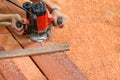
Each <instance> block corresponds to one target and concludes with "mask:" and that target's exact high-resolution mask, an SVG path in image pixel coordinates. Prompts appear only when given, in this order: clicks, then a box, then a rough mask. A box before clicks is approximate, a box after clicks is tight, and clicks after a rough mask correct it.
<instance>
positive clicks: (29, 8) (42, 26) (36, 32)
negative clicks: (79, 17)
mask: <svg viewBox="0 0 120 80" xmlns="http://www.w3.org/2000/svg"><path fill="white" fill-rule="evenodd" d="M7 1H9V2H10V3H12V4H14V5H16V6H17V7H19V8H21V9H23V10H24V11H26V24H22V23H21V22H20V21H17V22H16V26H17V27H19V28H20V27H21V26H24V34H28V35H29V36H30V39H31V40H33V41H35V42H42V41H44V40H47V39H48V38H49V37H50V35H51V27H52V26H54V25H55V24H54V22H53V19H52V16H51V14H50V13H49V11H48V10H47V7H46V4H45V3H44V2H34V3H30V2H24V3H23V7H21V6H19V5H18V4H16V3H15V2H13V1H12V0H7ZM57 23H58V24H59V25H60V24H62V17H58V19H57Z"/></svg>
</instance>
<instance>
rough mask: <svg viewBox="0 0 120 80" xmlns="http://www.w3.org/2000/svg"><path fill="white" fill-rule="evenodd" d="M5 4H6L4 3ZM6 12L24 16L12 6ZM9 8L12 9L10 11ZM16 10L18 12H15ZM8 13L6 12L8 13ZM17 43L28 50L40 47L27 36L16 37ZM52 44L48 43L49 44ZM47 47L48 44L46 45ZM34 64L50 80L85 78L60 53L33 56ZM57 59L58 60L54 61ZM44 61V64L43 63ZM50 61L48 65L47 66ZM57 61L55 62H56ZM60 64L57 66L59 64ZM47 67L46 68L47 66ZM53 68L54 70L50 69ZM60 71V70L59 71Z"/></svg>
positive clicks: (84, 79) (81, 79) (77, 79)
mask: <svg viewBox="0 0 120 80" xmlns="http://www.w3.org/2000/svg"><path fill="white" fill-rule="evenodd" d="M6 4H8V3H7V2H6ZM7 8H8V10H9V11H10V12H12V13H19V14H21V15H23V16H24V13H23V11H21V10H19V9H17V8H14V6H13V5H9V6H7ZM11 8H14V10H12V9H11ZM16 10H17V11H18V12H16ZM9 11H8V12H9ZM16 37H17V39H18V41H19V42H20V43H21V44H22V45H23V46H24V47H25V48H30V47H34V46H41V45H42V44H40V43H33V42H31V41H30V40H29V38H28V37H27V36H25V37H24V36H23V37H24V38H21V36H16ZM51 43H53V42H50V44H51ZM47 44H48V45H49V43H47ZM32 58H33V59H34V61H35V62H36V64H37V65H38V66H39V67H40V69H41V70H42V71H43V72H44V74H45V75H46V76H47V77H48V79H50V80H57V79H62V80H86V78H85V76H84V75H83V74H82V73H81V71H80V70H79V69H78V68H77V67H76V66H75V65H74V63H73V62H72V61H71V60H70V59H69V58H68V57H67V56H66V55H65V54H64V53H63V52H62V53H58V54H57V55H56V54H52V55H43V56H34V57H32ZM56 58H59V59H56ZM61 59H62V60H61ZM43 61H45V62H43ZM49 61H50V64H49ZM56 61H57V62H56ZM58 62H59V63H60V64H59V63H58ZM47 64H49V65H50V67H51V68H48V67H47V66H46V65H47ZM49 65H48V66H49ZM52 67H54V68H52ZM61 69H62V70H61Z"/></svg>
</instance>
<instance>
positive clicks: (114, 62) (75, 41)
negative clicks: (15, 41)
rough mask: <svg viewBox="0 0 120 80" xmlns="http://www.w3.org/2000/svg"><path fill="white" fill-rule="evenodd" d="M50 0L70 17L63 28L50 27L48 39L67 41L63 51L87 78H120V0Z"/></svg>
mask: <svg viewBox="0 0 120 80" xmlns="http://www.w3.org/2000/svg"><path fill="white" fill-rule="evenodd" d="M52 1H53V2H54V3H56V4H57V5H58V6H61V11H62V12H63V13H65V14H66V15H68V16H69V18H68V22H67V24H66V25H65V27H64V28H63V29H59V31H58V29H55V28H53V29H52V36H51V38H50V39H49V41H50V42H48V43H50V44H51V41H52V43H56V42H57V44H60V43H69V44H70V45H71V51H70V52H65V54H67V56H68V57H69V58H70V59H71V60H72V61H73V62H74V63H75V64H76V65H77V67H78V68H79V69H80V70H81V71H82V72H83V73H84V74H85V76H87V78H88V79H89V80H120V72H119V71H120V54H119V53H120V15H119V14H120V9H119V8H120V5H119V4H120V1H119V0H104V1H103V0H102V1H101V0H52ZM25 38H26V39H27V37H25ZM25 38H24V39H20V40H21V41H20V42H21V43H23V44H24V45H25V46H30V45H31V46H32V45H33V44H35V43H32V42H30V40H29V39H27V40H26V39H25ZM27 42H29V44H28V43H27ZM48 43H46V44H48ZM43 45H45V44H43V43H42V46H43ZM34 46H36V44H35V45H34ZM56 55H57V54H56ZM43 69H44V68H43ZM44 70H45V69H44ZM48 74H49V73H48Z"/></svg>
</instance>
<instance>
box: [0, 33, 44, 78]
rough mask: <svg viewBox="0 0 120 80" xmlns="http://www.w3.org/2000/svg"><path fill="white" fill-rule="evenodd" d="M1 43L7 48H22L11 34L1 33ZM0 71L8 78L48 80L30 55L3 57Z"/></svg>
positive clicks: (0, 61)
mask: <svg viewBox="0 0 120 80" xmlns="http://www.w3.org/2000/svg"><path fill="white" fill-rule="evenodd" d="M0 45H1V46H3V47H4V48H5V50H13V49H20V48H21V47H20V46H19V44H18V43H17V42H16V41H15V40H14V39H13V38H12V36H11V35H10V34H0ZM0 71H1V73H2V74H3V75H4V77H5V78H6V79H7V80H46V78H45V77H44V75H43V74H42V73H41V72H40V71H39V69H38V68H37V67H36V65H35V64H34V63H33V61H32V60H31V59H30V58H29V57H22V58H13V59H2V60H0ZM31 75H32V76H31Z"/></svg>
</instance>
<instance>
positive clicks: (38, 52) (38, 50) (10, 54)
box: [0, 44, 69, 59]
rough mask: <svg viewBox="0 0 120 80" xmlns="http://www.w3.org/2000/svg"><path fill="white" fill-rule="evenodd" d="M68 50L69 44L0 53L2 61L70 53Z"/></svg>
mask: <svg viewBox="0 0 120 80" xmlns="http://www.w3.org/2000/svg"><path fill="white" fill-rule="evenodd" d="M68 50H69V45H68V44H61V45H51V46H43V47H37V48H28V49H18V50H8V51H1V52H0V59H5V58H7V59H8V58H14V57H25V56H34V55H42V54H50V53H56V52H62V51H68ZM16 53H17V54H16Z"/></svg>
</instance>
